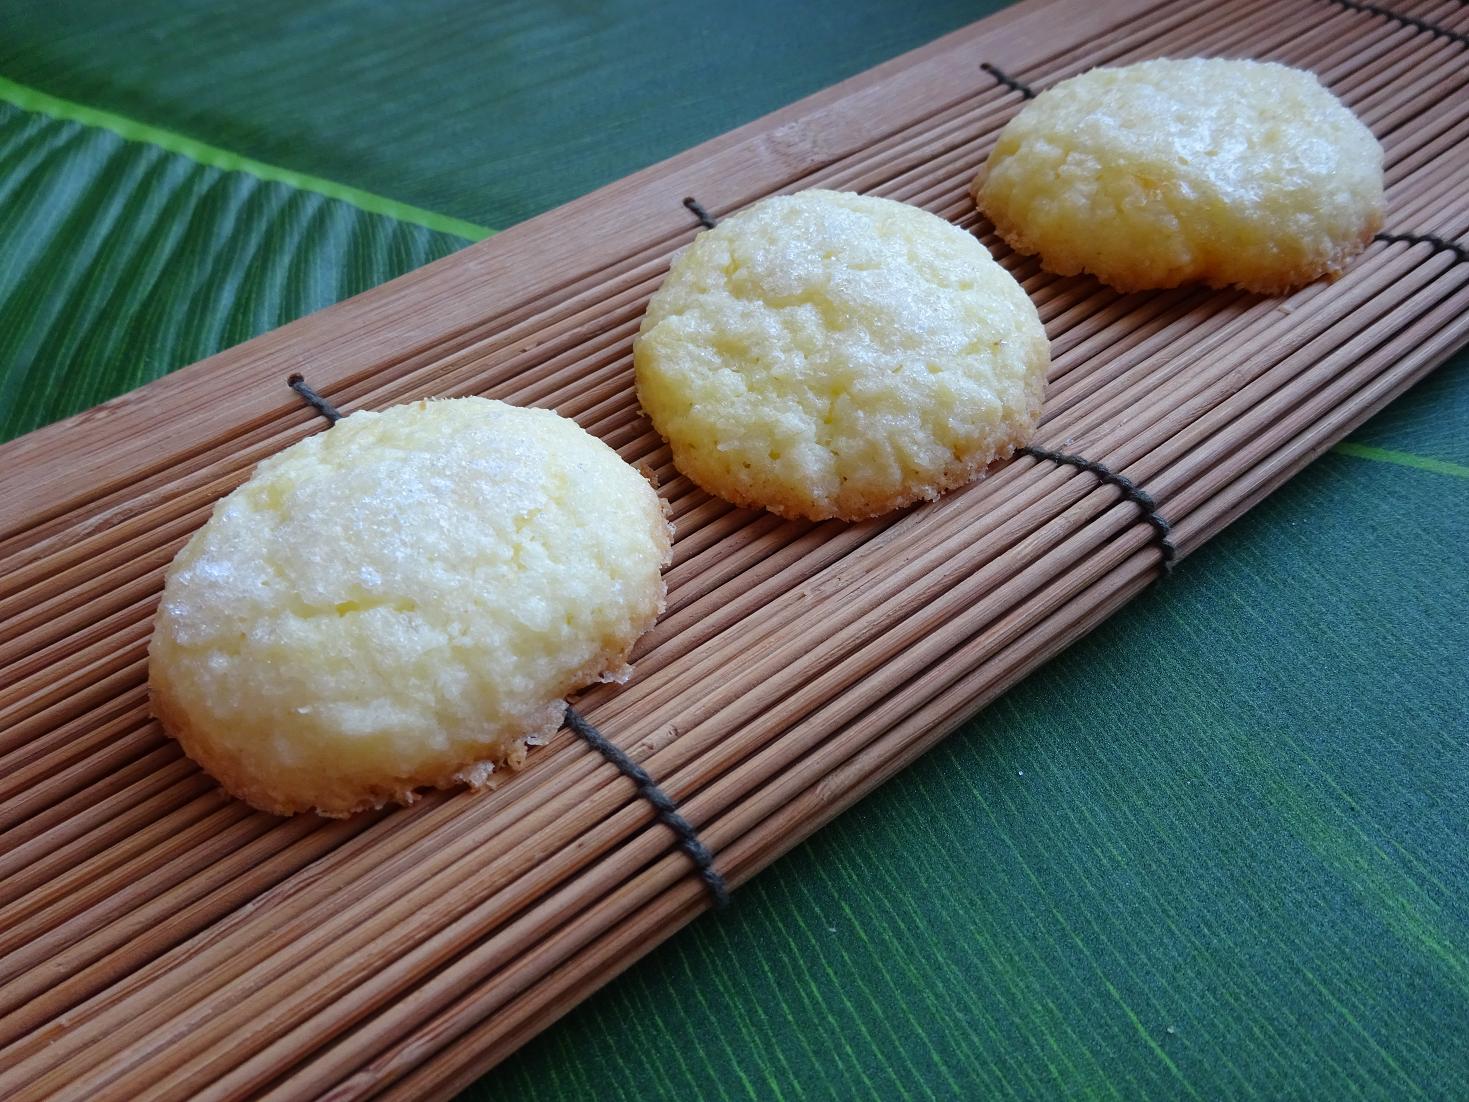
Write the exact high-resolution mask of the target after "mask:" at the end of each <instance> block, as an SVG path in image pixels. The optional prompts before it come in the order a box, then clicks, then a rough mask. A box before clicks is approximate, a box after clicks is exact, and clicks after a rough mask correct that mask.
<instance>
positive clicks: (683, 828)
mask: <svg viewBox="0 0 1469 1102" xmlns="http://www.w3.org/2000/svg"><path fill="white" fill-rule="evenodd" d="M286 385H287V386H289V387H290V388H291V389H292V390H294V391H295V392H296V393H297V394H299V395H300V396H301V398H302V399H303V400H304V401H305V402H306V404H307V405H309V406H310V407H311V408H312V409H314V410H316V412H317V413H319V414H321V415H322V416H323V417H325V418H326V419H327V420H328V421H330V422H331V423H332V424H336V423H337V422H338V421H340V420H341V419H342V414H341V411H339V410H338V409H337V407H336V406H334V405H332V404H331V403H330V402H328V401H327V400H326V399H325V398H323V397H322V396H321V395H320V394H318V393H317V392H316V391H315V390H314V389H313V388H312V387H311V386H310V385H309V384H308V383H307V382H306V379H305V378H304V377H303V376H301V375H292V376H291V377H290V378H288V379H287V380H286ZM566 726H567V727H569V728H570V729H571V730H572V732H573V733H574V734H575V735H577V736H578V737H579V738H580V739H581V740H582V741H583V742H585V743H586V744H587V745H588V746H590V747H591V748H592V749H593V750H595V751H597V753H599V754H601V755H602V757H604V758H606V759H607V761H608V762H610V763H611V764H612V765H614V766H616V767H617V770H618V772H620V773H621V774H622V775H623V776H624V777H626V778H627V779H628V780H630V781H632V782H633V784H634V786H636V788H637V790H638V795H639V796H641V797H642V798H643V799H645V800H647V801H648V803H649V804H651V805H652V806H653V811H654V813H655V816H656V818H657V819H658V821H659V822H660V823H662V824H663V825H664V826H666V827H667V828H668V829H669V830H671V831H673V836H674V844H675V845H677V846H678V848H679V850H681V851H682V852H683V853H684V854H685V855H686V856H687V857H688V859H689V860H690V861H692V862H693V863H694V867H695V868H696V869H697V870H698V872H699V879H700V880H702V881H704V886H705V887H706V888H708V889H709V896H710V898H711V899H713V900H714V909H715V910H723V909H724V908H725V907H728V906H729V885H727V884H726V883H725V882H724V877H723V876H722V875H720V872H719V870H718V869H716V868H715V867H714V855H713V854H711V853H710V852H709V847H708V846H706V845H704V843H703V842H702V841H700V840H699V833H698V831H696V830H695V829H694V828H693V825H692V824H691V823H690V822H689V821H688V820H687V819H685V818H684V817H683V816H682V815H680V814H679V813H678V805H677V804H675V803H674V802H673V800H672V798H671V797H670V796H669V795H668V793H666V792H664V791H663V789H661V788H659V787H658V783H657V782H656V781H654V780H653V778H652V777H651V776H649V774H648V771H647V770H646V769H644V768H643V767H642V766H641V765H639V764H638V763H637V762H635V761H633V760H632V758H630V757H629V756H628V755H627V753H626V752H625V751H624V750H623V749H622V748H621V747H620V746H618V745H617V744H616V743H614V742H612V741H611V740H610V739H608V738H607V736H606V735H604V734H602V732H601V731H599V730H597V729H596V728H595V727H593V726H592V724H591V723H590V722H588V721H587V719H586V717H584V716H583V715H582V714H581V713H580V712H578V711H577V710H576V709H575V708H573V707H572V706H571V705H570V704H568V705H567V706H566Z"/></svg>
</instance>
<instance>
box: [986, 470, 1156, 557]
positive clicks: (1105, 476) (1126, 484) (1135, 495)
mask: <svg viewBox="0 0 1469 1102" xmlns="http://www.w3.org/2000/svg"><path fill="white" fill-rule="evenodd" d="M1015 454H1016V455H1028V456H1030V457H1031V458H1032V459H1049V460H1050V461H1051V462H1052V463H1058V464H1062V465H1065V466H1068V467H1076V468H1078V469H1079V470H1083V471H1088V472H1090V473H1091V474H1094V475H1096V476H1097V478H1098V479H1099V480H1100V481H1101V482H1103V483H1105V484H1106V485H1108V486H1116V487H1117V488H1118V489H1119V490H1121V491H1122V496H1123V497H1124V498H1126V499H1127V500H1128V501H1130V502H1132V503H1133V504H1134V505H1136V506H1137V507H1138V508H1139V509H1141V510H1142V514H1143V519H1144V520H1145V521H1147V522H1148V523H1149V524H1150V525H1152V527H1153V532H1154V533H1155V539H1154V542H1155V543H1156V544H1157V545H1158V553H1159V554H1160V555H1162V557H1163V562H1162V569H1163V575H1162V576H1163V577H1167V576H1168V575H1169V574H1171V573H1173V564H1174V561H1175V560H1176V559H1177V558H1178V548H1176V547H1175V546H1174V545H1173V538H1172V531H1173V526H1172V525H1171V524H1169V523H1168V519H1167V518H1166V517H1164V516H1163V514H1162V513H1160V512H1158V503H1157V502H1156V501H1154V500H1153V495H1152V494H1150V493H1148V492H1147V491H1146V490H1144V489H1143V488H1142V487H1140V486H1139V485H1138V484H1137V483H1136V482H1134V481H1133V480H1132V479H1130V478H1128V477H1127V476H1126V475H1121V474H1118V473H1117V472H1116V471H1114V470H1112V468H1110V467H1108V466H1106V465H1105V464H1102V463H1098V462H1097V461H1096V460H1095V459H1087V458H1085V457H1083V456H1080V455H1071V454H1069V453H1067V452H1055V451H1050V450H1049V449H1047V448H1035V447H1026V448H1020V449H1018V450H1017V451H1016V453H1015Z"/></svg>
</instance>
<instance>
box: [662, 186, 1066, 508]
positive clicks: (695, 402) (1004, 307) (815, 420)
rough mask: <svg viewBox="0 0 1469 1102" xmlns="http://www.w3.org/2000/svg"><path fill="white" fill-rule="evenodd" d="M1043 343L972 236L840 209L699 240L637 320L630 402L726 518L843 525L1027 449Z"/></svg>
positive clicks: (922, 216) (778, 207)
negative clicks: (725, 508) (737, 514)
mask: <svg viewBox="0 0 1469 1102" xmlns="http://www.w3.org/2000/svg"><path fill="white" fill-rule="evenodd" d="M1049 359H1050V356H1049V346H1048V344H1047V341H1046V335H1045V330H1044V329H1043V328H1042V326H1041V322H1040V318H1039V316H1038V315H1037V313H1036V309H1035V307H1034V305H1032V303H1031V302H1030V300H1029V298H1027V297H1026V294H1025V292H1024V291H1023V290H1022V289H1021V288H1020V286H1019V284H1017V283H1016V282H1015V280H1014V278H1013V277H1011V276H1010V274H1009V273H1008V272H1006V271H1005V270H1004V269H1003V268H1001V267H1000V266H999V265H998V264H997V263H995V261H994V260H993V259H992V258H991V257H990V255H989V253H988V251H987V250H986V249H985V248H984V246H983V245H981V244H980V243H979V241H978V240H976V239H975V238H974V237H973V236H972V235H971V234H968V233H965V232H964V231H963V230H961V229H959V228H958V227H956V226H953V225H950V224H949V223H948V222H946V221H944V220H943V219H942V218H938V217H936V216H935V215H932V214H928V213H926V212H925V211H922V210H919V209H918V208H916V207H911V206H908V205H906V204H904V203H897V202H893V201H892V200H888V199H878V198H873V197H869V196H861V195H854V194H850V193H847V192H834V191H820V190H812V191H804V192H800V193H798V194H796V195H786V196H775V197H772V198H769V199H765V200H762V201H761V202H759V203H756V204H755V205H754V206H752V207H750V208H749V209H747V210H745V211H742V212H741V213H739V214H736V215H733V216H731V217H729V218H727V219H725V220H724V221H723V222H721V223H720V224H719V226H718V227H716V228H715V229H712V230H708V231H706V232H704V233H701V234H700V235H699V236H698V237H697V238H696V239H695V240H694V242H693V244H692V245H690V246H689V248H688V249H687V250H685V251H684V253H683V254H682V255H681V256H679V257H678V258H677V259H676V260H675V261H674V263H673V265H672V268H671V269H670V271H669V273H668V277H667V278H666V279H665V280H664V282H663V285H662V286H661V287H660V288H659V289H658V291H657V293H656V294H654V295H653V298H652V301H651V302H650V303H649V304H648V310H647V314H646V316H645V317H644V318H643V322H642V326H641V329H640V331H639V334H638V337H637V339H636V341H635V344H634V362H635V364H636V369H637V388H638V399H639V401H640V402H641V403H642V407H643V410H644V411H645V412H646V413H647V415H648V417H649V418H650V419H651V420H652V422H653V425H654V427H655V428H656V429H657V430H658V432H659V433H660V434H661V435H662V436H663V438H664V439H665V440H667V441H668V444H669V446H670V449H671V450H672V454H673V462H674V464H675V466H677V468H678V469H679V470H680V471H682V472H683V473H684V474H686V475H687V476H688V477H689V478H690V479H692V480H693V481H694V482H696V483H697V484H698V485H700V486H702V487H703V488H704V489H706V490H708V491H709V492H710V493H712V494H716V495H718V496H720V497H723V498H725V499H727V500H729V501H732V502H734V503H736V504H738V505H748V506H757V507H763V508H766V509H769V510H771V511H772V512H774V513H777V514H779V515H781V516H785V517H804V518H808V519H811V520H824V519H827V518H830V517H840V518H842V519H844V520H860V519H862V518H864V517H871V516H877V515H879V514H882V513H886V512H889V511H891V510H893V509H897V508H900V507H902V506H904V505H907V504H909V503H911V502H914V501H919V500H925V499H933V498H935V497H937V496H938V495H939V494H940V493H942V492H943V491H945V490H948V489H951V488H953V487H956V486H961V485H963V484H964V483H966V482H969V481H970V480H972V479H974V478H975V477H977V476H978V475H979V474H981V473H982V472H983V471H984V469H985V467H986V466H988V465H989V464H990V463H992V462H993V461H994V460H996V459H1003V458H1005V457H1007V456H1009V455H1010V454H1011V452H1012V451H1013V450H1014V449H1015V448H1017V447H1019V446H1021V445H1023V444H1024V443H1025V442H1026V441H1027V440H1029V438H1030V436H1031V434H1032V433H1033V431H1034V429H1035V426H1036V422H1037V420H1038V418H1039V416H1040V407H1041V399H1042V396H1043V393H1044V390H1045V373H1046V368H1047V366H1048V364H1049Z"/></svg>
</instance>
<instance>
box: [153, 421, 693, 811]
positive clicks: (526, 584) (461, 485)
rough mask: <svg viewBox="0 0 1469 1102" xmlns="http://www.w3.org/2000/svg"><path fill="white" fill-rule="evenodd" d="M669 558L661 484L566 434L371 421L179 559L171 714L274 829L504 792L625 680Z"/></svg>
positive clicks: (318, 447)
mask: <svg viewBox="0 0 1469 1102" xmlns="http://www.w3.org/2000/svg"><path fill="white" fill-rule="evenodd" d="M669 548H670V528H669V526H668V523H667V521H666V520H665V518H664V509H663V505H662V502H661V500H660V499H659V497H658V495H657V493H656V491H654V489H653V488H652V486H651V485H649V483H648V482H647V480H646V479H645V478H644V477H643V476H642V475H641V474H639V473H638V472H637V471H636V470H634V469H633V468H632V467H630V466H628V465H627V464H626V463H625V462H623V461H622V459H621V458H619V457H618V455H617V454H616V453H615V452H614V451H612V450H611V449H610V448H609V447H607V446H606V445H605V444H603V443H602V442H601V441H600V440H597V439H596V438H595V437H593V436H591V435H589V434H588V433H586V432H585V431H583V430H582V429H581V428H580V427H579V426H578V425H576V423H575V422H573V421H570V420H568V419H566V418H563V417H559V416H557V415H556V414H555V413H552V412H550V411H547V410H538V409H520V408H516V407H513V406H508V405H505V404H503V403H501V402H494V401H489V400H487V399H484V398H456V399H447V400H442V401H422V402H415V403H411V404H408V405H402V406H395V407H393V408H391V409H387V410H384V411H382V412H381V413H373V412H365V411H364V412H359V413H354V414H352V415H351V416H350V417H347V418H344V419H343V420H341V421H339V422H338V423H337V424H336V425H334V426H333V427H332V428H330V429H328V430H326V431H324V432H321V433H318V434H316V435H315V436H311V437H308V438H307V439H305V440H303V441H301V442H300V443H298V444H295V445H293V446H292V447H290V448H287V449H286V450H284V451H283V452H281V453H279V454H278V455H275V456H272V457H270V458H269V459H266V460H264V461H263V462H262V463H260V465H259V466H258V467H257V468H256V469H255V472H254V474H253V475H252V476H251V478H250V479H249V481H247V482H246V483H244V484H243V485H242V486H240V487H239V488H238V489H237V490H235V491H234V492H233V493H231V494H230V495H229V496H228V497H226V498H224V499H223V500H222V501H220V502H219V503H218V505H216V507H215V509H214V513H213V515H212V516H211V518H210V519H209V521H208V523H206V524H205V525H204V526H203V527H202V528H201V529H199V531H197V532H196V533H195V534H194V536H193V537H192V538H191V539H190V540H189V542H188V543H187V544H186V545H185V547H184V549H183V550H182V551H181V552H180V553H179V555H178V557H177V558H176V559H175V560H174V563H173V565H172V566H171V567H170V569H169V572H168V576H167V579H166V582H165V586H164V592H163V598H162V601H161V604H160V606H159V611H158V616H157V619H156V621H155V626H154V634H153V639H152V642H151V644H150V647H149V686H150V693H151V697H152V702H153V706H154V710H155V712H156V714H157V715H158V716H159V718H160V719H161V721H162V722H163V725H164V728H165V730H166V731H167V732H168V733H169V734H170V735H172V736H173V737H175V738H177V739H178V740H179V742H180V743H181V744H182V745H183V748H184V750H185V751H186V752H187V753H188V754H189V756H190V757H191V758H193V759H194V760H195V761H197V762H198V763H199V764H201V765H202V766H204V768H205V769H206V770H208V771H209V773H211V774H212V775H213V776H214V777H215V779H217V780H219V781H220V782H221V783H222V784H223V785H224V787H225V788H227V789H228V790H229V791H230V792H232V793H233V794H235V795H237V796H240V797H242V798H244V799H246V800H247V801H249V802H250V803H251V804H253V805H255V806H256V807H259V808H262V809H264V810H268V811H274V812H277V813H282V814H285V813H290V812H295V811H304V810H308V809H314V810H316V811H318V812H321V813H323V814H329V815H343V814H349V813H351V812H353V811H358V810H363V809H366V808H371V807H377V806H380V805H382V804H384V803H386V802H390V801H397V802H405V803H406V802H410V801H411V800H412V799H413V798H414V789H415V788H418V787H420V786H430V785H432V786H439V787H446V786H449V785H452V784H455V783H459V782H468V783H471V784H483V783H485V782H486V781H487V780H488V779H489V777H490V774H491V772H492V771H493V770H494V769H495V768H496V767H499V766H503V765H510V766H515V765H517V764H519V762H520V761H521V760H522V759H523V758H524V756H525V753H526V745H527V742H528V741H529V742H532V743H533V742H535V741H537V740H539V739H540V738H543V737H545V736H548V735H550V734H551V733H553V732H554V731H555V730H556V729H557V727H559V726H560V724H561V717H562V713H563V711H564V708H565V703H564V698H565V696H566V694H567V693H569V692H571V691H573V690H575V689H577V688H580V687H582V686H584V685H586V684H588V683H590V682H592V681H595V680H598V679H605V678H621V677H623V676H626V673H627V672H629V669H628V666H627V659H628V655H629V652H630V651H631V648H632V645H633V643H634V642H635V641H636V640H637V638H638V636H640V635H641V634H642V633H643V632H644V631H645V630H646V629H647V628H648V627H650V626H651V625H652V623H653V621H654V620H655V619H656V617H657V615H658V613H659V612H660V611H661V609H662V606H663V595H664V586H663V580H662V576H661V573H660V570H661V567H662V565H663V564H664V563H665V562H666V561H667V559H668V557H669Z"/></svg>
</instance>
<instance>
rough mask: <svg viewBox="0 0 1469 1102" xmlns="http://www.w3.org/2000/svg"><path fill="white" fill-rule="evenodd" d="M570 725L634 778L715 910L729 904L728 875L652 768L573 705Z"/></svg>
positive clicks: (569, 708)
mask: <svg viewBox="0 0 1469 1102" xmlns="http://www.w3.org/2000/svg"><path fill="white" fill-rule="evenodd" d="M566 726H567V727H569V728H571V730H572V733H574V734H576V735H578V736H579V737H580V738H581V740H582V741H583V742H585V743H586V744H587V745H588V746H590V747H591V748H592V749H593V750H595V751H597V753H599V754H601V755H602V756H603V757H604V758H606V759H607V760H608V761H609V762H611V763H612V764H613V765H615V766H617V768H618V770H620V771H621V773H622V775H623V776H624V777H626V778H627V779H628V780H630V781H632V783H633V784H634V785H635V786H636V787H637V790H638V795H639V796H641V797H642V798H643V799H645V800H647V801H648V803H650V804H652V805H653V810H654V811H655V812H657V815H658V821H659V822H660V823H662V824H663V825H664V826H666V827H667V828H668V829H669V830H671V831H673V835H674V838H675V845H677V846H678V848H679V849H680V850H682V851H683V853H684V855H685V856H687V857H688V859H689V860H690V861H692V862H693V863H694V866H695V868H697V869H698V870H699V879H700V880H702V881H704V886H705V887H706V888H708V889H709V897H710V898H711V899H713V900H714V909H715V910H723V909H724V908H725V907H728V906H729V885H727V884H726V883H725V882H724V877H723V876H721V875H720V873H719V870H718V869H716V868H715V867H714V855H713V854H711V853H710V852H709V847H708V846H706V845H704V843H703V842H701V841H700V840H699V833H698V831H696V830H695V829H694V828H693V825H692V824H691V823H690V822H689V821H688V820H687V819H685V818H684V817H683V816H682V815H680V814H679V813H678V805H677V804H675V803H674V802H673V800H672V799H670V798H669V796H668V794H667V793H666V792H664V791H663V789H661V788H659V787H658V785H657V782H655V781H654V780H653V778H652V777H650V776H649V775H648V771H647V770H646V769H644V768H643V767H642V766H641V765H639V764H638V763H637V762H635V761H633V760H632V758H630V757H628V755H627V754H626V752H624V751H623V749H622V747H620V746H618V745H617V744H616V743H614V742H612V741H610V740H609V739H608V738H607V736H606V735H604V734H602V732H601V731H599V730H597V729H596V728H595V727H593V726H592V725H591V724H590V723H588V722H587V721H586V719H584V718H583V717H582V715H581V713H580V712H578V711H577V710H576V709H575V708H573V707H572V706H571V705H570V704H568V705H567V706H566Z"/></svg>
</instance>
